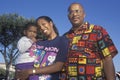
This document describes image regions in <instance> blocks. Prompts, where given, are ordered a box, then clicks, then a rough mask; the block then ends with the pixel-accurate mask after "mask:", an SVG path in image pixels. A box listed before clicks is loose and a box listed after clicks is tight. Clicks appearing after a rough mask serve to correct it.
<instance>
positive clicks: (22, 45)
mask: <svg viewBox="0 0 120 80" xmlns="http://www.w3.org/2000/svg"><path fill="white" fill-rule="evenodd" d="M32 44H33V42H32V41H31V40H30V39H28V38H26V37H22V38H21V39H20V40H19V41H18V43H17V48H18V49H19V51H20V53H24V52H26V51H27V50H28V49H29V48H30V47H31V46H32Z"/></svg>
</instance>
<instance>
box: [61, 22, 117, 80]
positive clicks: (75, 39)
mask: <svg viewBox="0 0 120 80" xmlns="http://www.w3.org/2000/svg"><path fill="white" fill-rule="evenodd" d="M65 36H67V38H68V39H69V40H70V45H69V53H68V60H67V62H66V65H65V67H64V69H63V73H62V77H61V80H105V76H104V72H103V71H104V70H103V64H102V59H104V58H105V57H107V56H112V57H114V56H115V55H116V54H117V53H118V52H117V49H116V47H115V46H114V44H113V42H112V40H111V38H110V36H109V35H108V33H107V32H106V30H105V29H104V28H102V27H101V26H97V25H92V24H89V23H88V22H85V23H84V25H83V26H82V27H81V28H79V30H78V31H77V32H76V33H74V31H73V30H72V29H71V30H70V31H68V32H67V33H66V34H65ZM64 72H65V73H64Z"/></svg>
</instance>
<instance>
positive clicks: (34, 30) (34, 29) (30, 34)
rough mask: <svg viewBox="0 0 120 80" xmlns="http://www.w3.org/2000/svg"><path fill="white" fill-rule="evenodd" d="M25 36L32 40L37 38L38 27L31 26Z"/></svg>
mask: <svg viewBox="0 0 120 80" xmlns="http://www.w3.org/2000/svg"><path fill="white" fill-rule="evenodd" d="M24 34H25V35H26V36H27V37H28V38H30V39H33V38H35V37H36V36H37V27H36V26H30V27H29V28H28V29H27V30H25V31H24Z"/></svg>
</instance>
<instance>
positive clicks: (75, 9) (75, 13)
mask: <svg viewBox="0 0 120 80" xmlns="http://www.w3.org/2000/svg"><path fill="white" fill-rule="evenodd" d="M84 17H85V13H84V10H83V7H82V6H81V5H79V4H72V5H71V6H70V8H69V13H68V18H69V20H70V22H71V23H72V25H73V27H74V26H78V27H79V26H80V25H82V23H83V21H84Z"/></svg>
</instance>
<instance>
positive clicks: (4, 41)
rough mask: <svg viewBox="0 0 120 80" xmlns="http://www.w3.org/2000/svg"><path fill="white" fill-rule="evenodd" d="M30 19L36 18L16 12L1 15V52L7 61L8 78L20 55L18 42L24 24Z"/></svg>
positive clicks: (32, 20)
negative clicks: (28, 17)
mask: <svg viewBox="0 0 120 80" xmlns="http://www.w3.org/2000/svg"><path fill="white" fill-rule="evenodd" d="M30 21H31V22H34V18H31V19H26V18H24V17H22V16H19V15H18V14H16V13H15V14H3V15H0V53H1V54H2V56H3V58H4V61H5V65H6V75H5V76H6V78H7V79H8V75H9V68H10V66H11V65H12V63H14V61H15V59H16V57H17V55H18V49H17V47H16V43H17V41H18V39H19V38H20V37H21V35H22V29H23V27H24V25H25V24H26V23H27V22H30Z"/></svg>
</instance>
